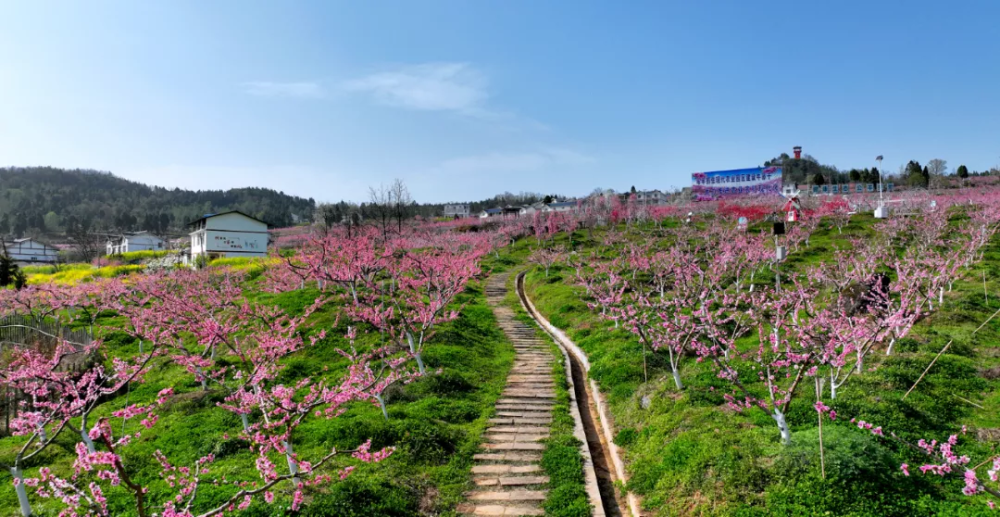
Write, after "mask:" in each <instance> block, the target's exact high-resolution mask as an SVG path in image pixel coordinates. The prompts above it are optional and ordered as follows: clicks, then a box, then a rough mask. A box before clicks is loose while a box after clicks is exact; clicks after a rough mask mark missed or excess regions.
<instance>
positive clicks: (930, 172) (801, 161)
mask: <svg viewBox="0 0 1000 517" xmlns="http://www.w3.org/2000/svg"><path fill="white" fill-rule="evenodd" d="M772 165H781V166H782V174H783V179H784V181H785V182H787V183H798V184H812V185H826V184H838V183H848V182H855V183H878V181H879V170H878V168H877V167H872V168H869V169H850V170H848V171H842V170H839V169H837V167H834V166H832V165H824V164H821V163H819V161H818V160H816V159H815V158H813V157H812V156H809V155H808V154H806V155H803V156H802V158H792V157H790V156H789V155H788V154H786V153H782V154H781V155H779V156H777V157H775V158H772V159H770V160H767V161H766V162H764V166H765V167H769V166H772ZM881 172H882V175H883V176H882V179H883V181H885V180H887V179H888V180H891V181H895V182H898V183H900V184H902V185H907V186H910V187H923V188H935V187H940V186H944V183H945V180H944V179H945V178H948V177H952V178H963V179H964V178H969V177H973V176H989V175H994V176H995V175H1000V169H997V168H995V167H994V168H993V169H990V170H988V171H982V172H975V171H970V170H969V168H968V167H966V166H965V165H959V166H958V167H957V168H955V169H954V170H952V171H949V170H948V161H947V160H943V159H940V158H934V159H932V160H930V161H928V162H927V164H926V165H920V162H918V161H916V160H910V161H908V162H907V163H906V164H904V165H902V166H900V168H899V171H898V172H896V173H887V172H886V171H884V170H883V171H881Z"/></svg>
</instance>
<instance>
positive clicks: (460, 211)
mask: <svg viewBox="0 0 1000 517" xmlns="http://www.w3.org/2000/svg"><path fill="white" fill-rule="evenodd" d="M469 214H470V213H469V205H444V216H445V217H456V218H461V217H469Z"/></svg>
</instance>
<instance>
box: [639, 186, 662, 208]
mask: <svg viewBox="0 0 1000 517" xmlns="http://www.w3.org/2000/svg"><path fill="white" fill-rule="evenodd" d="M635 200H636V201H637V202H638V203H639V204H640V205H665V204H667V195H666V194H664V193H663V192H660V191H659V190H640V191H638V192H636V193H635Z"/></svg>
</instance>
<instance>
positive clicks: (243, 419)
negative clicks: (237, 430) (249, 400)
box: [240, 413, 250, 436]
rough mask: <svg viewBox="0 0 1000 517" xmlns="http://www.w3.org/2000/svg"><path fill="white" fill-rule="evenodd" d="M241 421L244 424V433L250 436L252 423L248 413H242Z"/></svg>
mask: <svg viewBox="0 0 1000 517" xmlns="http://www.w3.org/2000/svg"><path fill="white" fill-rule="evenodd" d="M240 421H241V422H243V432H244V433H247V436H249V435H250V421H249V420H248V419H247V414H246V413H240Z"/></svg>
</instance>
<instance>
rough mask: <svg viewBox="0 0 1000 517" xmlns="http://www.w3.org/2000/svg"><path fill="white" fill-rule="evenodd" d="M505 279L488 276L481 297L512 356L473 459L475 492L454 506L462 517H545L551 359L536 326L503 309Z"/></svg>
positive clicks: (504, 276) (552, 399) (552, 392)
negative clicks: (513, 352)
mask: <svg viewBox="0 0 1000 517" xmlns="http://www.w3.org/2000/svg"><path fill="white" fill-rule="evenodd" d="M508 276H509V274H507V273H502V274H497V275H494V276H492V277H490V279H489V280H488V282H487V285H486V298H487V300H488V301H489V303H490V305H492V306H493V312H494V314H495V315H496V318H497V322H498V323H499V324H500V327H501V328H503V330H504V332H505V333H506V334H507V337H508V338H509V339H510V340H511V342H513V344H514V349H515V350H516V353H517V355H516V356H515V358H514V367H513V369H511V372H510V375H509V376H508V377H507V387H506V388H505V389H504V392H503V395H501V398H500V399H499V400H497V405H496V409H497V412H496V417H495V418H492V419H490V424H489V428H488V429H487V430H486V434H485V435H484V436H485V439H486V441H485V443H483V445H482V451H481V452H480V453H479V454H476V455H475V466H473V467H472V474H473V480H474V481H475V483H476V489H475V490H473V491H471V492H469V493H468V494H466V498H467V501H468V502H466V503H463V504H461V505H459V507H458V511H459V513H461V514H463V515H494V516H495V515H504V516H507V515H522V516H525V515H545V512H544V511H543V510H542V508H541V503H542V501H544V500H545V495H546V493H547V491H548V490H547V489H546V486H547V485H548V482H549V478H548V476H545V475H543V472H542V467H541V460H542V451H543V450H544V449H545V445H544V444H543V443H541V442H542V440H544V439H545V438H548V436H549V426H550V424H551V423H552V407H553V405H554V404H555V397H556V391H555V383H554V382H553V380H552V364H553V361H554V358H553V355H552V352H551V349H550V348H549V344H548V343H547V342H546V341H544V340H542V339H539V338H538V337H537V336H536V330H537V329H536V327H535V326H534V325H528V324H524V323H521V322H520V321H517V320H515V319H514V311H513V310H511V309H510V308H508V307H506V306H504V305H503V299H504V297H505V296H506V295H507V286H506V284H507V278H508Z"/></svg>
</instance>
